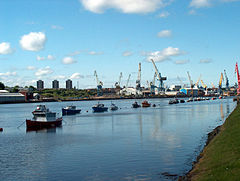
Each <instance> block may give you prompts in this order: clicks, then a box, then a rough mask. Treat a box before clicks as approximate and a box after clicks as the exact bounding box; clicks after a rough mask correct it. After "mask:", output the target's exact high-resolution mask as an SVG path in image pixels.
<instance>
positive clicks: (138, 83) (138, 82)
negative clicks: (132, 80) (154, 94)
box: [136, 63, 141, 90]
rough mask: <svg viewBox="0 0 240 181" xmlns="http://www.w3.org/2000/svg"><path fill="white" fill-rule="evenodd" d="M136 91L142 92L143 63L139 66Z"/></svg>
mask: <svg viewBox="0 0 240 181" xmlns="http://www.w3.org/2000/svg"><path fill="white" fill-rule="evenodd" d="M136 90H141V63H139V65H138V77H137V80H136Z"/></svg>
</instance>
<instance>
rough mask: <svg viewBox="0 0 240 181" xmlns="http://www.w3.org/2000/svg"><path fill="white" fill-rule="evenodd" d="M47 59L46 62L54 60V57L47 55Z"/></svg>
mask: <svg viewBox="0 0 240 181" xmlns="http://www.w3.org/2000/svg"><path fill="white" fill-rule="evenodd" d="M47 59H48V60H54V59H55V57H54V56H53V55H48V56H47Z"/></svg>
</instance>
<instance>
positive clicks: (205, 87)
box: [201, 80, 207, 89]
mask: <svg viewBox="0 0 240 181" xmlns="http://www.w3.org/2000/svg"><path fill="white" fill-rule="evenodd" d="M201 83H202V86H203V88H204V89H207V85H206V84H204V82H203V80H201Z"/></svg>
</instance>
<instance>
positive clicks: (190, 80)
mask: <svg viewBox="0 0 240 181" xmlns="http://www.w3.org/2000/svg"><path fill="white" fill-rule="evenodd" d="M187 74H188V80H189V82H190V87H191V88H193V86H194V84H193V81H192V79H191V76H190V74H189V72H187Z"/></svg>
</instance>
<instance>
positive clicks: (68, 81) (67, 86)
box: [66, 79, 72, 89]
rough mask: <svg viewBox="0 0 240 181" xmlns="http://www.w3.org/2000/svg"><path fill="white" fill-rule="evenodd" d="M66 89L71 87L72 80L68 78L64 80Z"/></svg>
mask: <svg viewBox="0 0 240 181" xmlns="http://www.w3.org/2000/svg"><path fill="white" fill-rule="evenodd" d="M66 89H72V81H71V80H70V79H68V80H67V81H66Z"/></svg>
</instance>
